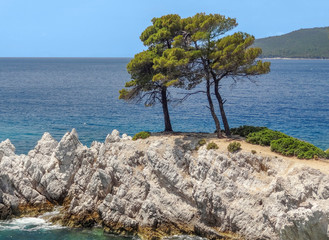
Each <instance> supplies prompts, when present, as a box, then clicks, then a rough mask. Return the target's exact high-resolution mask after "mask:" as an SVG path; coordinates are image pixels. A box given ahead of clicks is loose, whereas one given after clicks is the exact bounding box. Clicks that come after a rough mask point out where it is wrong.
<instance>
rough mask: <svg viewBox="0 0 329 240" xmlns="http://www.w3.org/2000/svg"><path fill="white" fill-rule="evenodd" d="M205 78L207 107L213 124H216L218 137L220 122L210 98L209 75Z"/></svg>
mask: <svg viewBox="0 0 329 240" xmlns="http://www.w3.org/2000/svg"><path fill="white" fill-rule="evenodd" d="M206 80H207V99H208V103H209V109H210V112H211V116H212V118H213V119H214V122H215V125H216V132H217V137H218V138H220V137H221V136H222V132H221V129H220V123H219V120H218V117H217V115H216V113H215V109H214V104H213V102H212V99H211V93H210V80H209V77H208V78H207V79H206Z"/></svg>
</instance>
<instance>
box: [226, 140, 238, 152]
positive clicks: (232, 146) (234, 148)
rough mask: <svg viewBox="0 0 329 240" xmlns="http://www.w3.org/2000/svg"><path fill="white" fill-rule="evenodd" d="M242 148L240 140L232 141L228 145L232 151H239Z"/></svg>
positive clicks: (228, 148)
mask: <svg viewBox="0 0 329 240" xmlns="http://www.w3.org/2000/svg"><path fill="white" fill-rule="evenodd" d="M240 149H241V143H239V142H231V143H230V144H229V145H228V146H227V150H228V151H229V152H231V153H234V152H237V151H239V150H240Z"/></svg>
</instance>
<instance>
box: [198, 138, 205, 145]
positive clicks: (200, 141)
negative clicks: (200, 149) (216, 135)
mask: <svg viewBox="0 0 329 240" xmlns="http://www.w3.org/2000/svg"><path fill="white" fill-rule="evenodd" d="M206 143H207V142H206V139H204V138H203V139H200V140H199V142H198V145H199V146H203V145H205V144H206Z"/></svg>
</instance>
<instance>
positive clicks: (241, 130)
mask: <svg viewBox="0 0 329 240" xmlns="http://www.w3.org/2000/svg"><path fill="white" fill-rule="evenodd" d="M264 129H267V128H266V127H254V126H247V125H244V126H240V127H238V128H231V129H230V130H231V133H232V134H234V135H240V136H241V137H247V136H248V135H249V134H250V133H254V132H259V131H261V130H264Z"/></svg>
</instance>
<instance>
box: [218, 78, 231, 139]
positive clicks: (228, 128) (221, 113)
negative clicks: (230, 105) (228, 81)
mask: <svg viewBox="0 0 329 240" xmlns="http://www.w3.org/2000/svg"><path fill="white" fill-rule="evenodd" d="M218 89H219V81H215V85H214V90H215V96H216V98H217V101H218V104H219V110H220V115H221V116H222V120H223V124H224V129H225V134H226V136H228V137H229V136H231V131H230V126H229V125H228V121H227V118H226V114H225V111H224V103H223V99H222V96H221V95H220V93H219V90H218Z"/></svg>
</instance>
